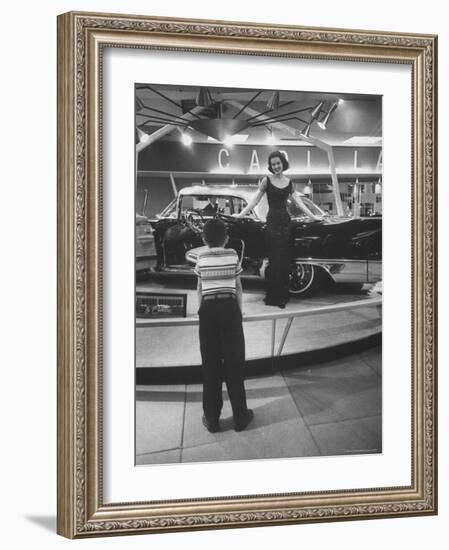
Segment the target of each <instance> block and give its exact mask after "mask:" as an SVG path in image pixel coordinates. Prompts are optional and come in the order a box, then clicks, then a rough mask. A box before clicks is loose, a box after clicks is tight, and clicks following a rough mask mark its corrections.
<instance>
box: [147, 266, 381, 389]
mask: <svg viewBox="0 0 449 550" xmlns="http://www.w3.org/2000/svg"><path fill="white" fill-rule="evenodd" d="M195 285H196V281H195V279H194V278H193V277H166V276H164V275H152V276H151V277H150V278H149V279H148V280H142V279H140V280H138V281H137V286H136V290H137V292H138V293H144V292H156V293H157V292H160V293H161V294H163V293H167V294H170V295H173V294H176V293H179V294H182V295H185V296H186V298H187V301H186V316H185V317H179V318H173V317H170V318H165V319H161V318H155V319H148V318H147V319H137V320H136V377H137V382H138V383H158V382H164V383H166V382H167V381H168V380H169V381H171V382H185V383H187V382H189V381H192V380H196V379H198V378H199V377H200V370H199V369H200V364H201V357H200V351H199V341H198V316H197V310H198V298H197V292H196V286H195ZM243 286H244V292H243V321H244V332H245V345H246V361H247V372H248V374H258V373H264V372H267V371H271V372H272V371H273V370H278V369H281V368H288V366H289V365H292V366H295V367H297V366H298V364H301V362H302V361H304V362H307V363H311V362H315V361H322V360H327V359H329V358H335V357H337V356H344V355H345V354H348V353H353V352H357V351H360V350H362V349H366V348H368V347H370V346H373V345H378V344H379V343H380V342H381V333H382V316H381V297H380V296H379V295H376V294H375V295H372V294H371V293H370V289H371V285H365V287H363V288H362V290H357V291H354V290H353V289H351V287H342V286H335V287H332V288H331V289H328V290H326V291H321V292H320V293H317V294H315V295H312V296H310V297H304V298H292V299H291V300H290V302H289V303H288V304H287V307H286V308H285V309H284V310H281V309H279V308H277V307H270V306H266V305H265V304H264V302H263V296H264V285H263V282H262V281H260V280H257V281H244V282H243Z"/></svg>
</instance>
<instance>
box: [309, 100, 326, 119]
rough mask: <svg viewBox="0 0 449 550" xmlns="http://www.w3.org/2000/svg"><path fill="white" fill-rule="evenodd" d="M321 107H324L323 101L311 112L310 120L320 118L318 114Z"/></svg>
mask: <svg viewBox="0 0 449 550" xmlns="http://www.w3.org/2000/svg"><path fill="white" fill-rule="evenodd" d="M323 105H324V101H320V102H319V103H318V105H316V106H315V107H314V108H313V111H312V118H318V117H319V116H320V113H321V109H322V108H323Z"/></svg>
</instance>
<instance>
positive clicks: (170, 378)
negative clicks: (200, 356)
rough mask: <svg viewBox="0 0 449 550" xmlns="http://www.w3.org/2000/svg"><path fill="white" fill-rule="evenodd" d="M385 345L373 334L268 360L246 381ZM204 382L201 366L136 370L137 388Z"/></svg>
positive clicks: (249, 370) (251, 369)
mask: <svg viewBox="0 0 449 550" xmlns="http://www.w3.org/2000/svg"><path fill="white" fill-rule="evenodd" d="M381 344H382V332H378V333H376V334H372V335H370V336H367V337H365V338H361V339H360V340H353V341H352V342H345V343H343V344H337V345H334V346H329V347H326V348H320V349H314V350H309V351H303V352H301V353H294V354H291V355H281V356H278V357H274V358H273V357H266V358H263V359H253V360H249V361H246V363H245V366H246V373H245V375H246V378H249V377H252V376H263V375H267V374H273V373H275V372H279V371H283V370H288V369H292V368H299V367H305V366H310V365H313V364H317V363H321V362H323V361H329V359H339V358H342V357H346V356H348V355H353V354H355V353H359V352H362V351H365V350H367V349H369V348H372V347H374V346H379V345H381ZM200 382H201V365H189V366H176V367H163V368H161V367H138V368H136V385H137V386H145V385H158V384H197V383H200Z"/></svg>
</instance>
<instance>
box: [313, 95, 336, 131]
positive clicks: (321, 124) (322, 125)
mask: <svg viewBox="0 0 449 550" xmlns="http://www.w3.org/2000/svg"><path fill="white" fill-rule="evenodd" d="M338 104H339V101H335V102H334V103H332V105H331V106H330V107H329V110H328V111H327V113H326V115H325V116H324V118H323V119H322V120H320V121H319V122H317V124H318V126H319V127H320V128H321V129H322V130H326V129H327V123H328V122H329V118H330V116H331V114H332V113H333V112H334V111H335V109H336V108H337V107H338Z"/></svg>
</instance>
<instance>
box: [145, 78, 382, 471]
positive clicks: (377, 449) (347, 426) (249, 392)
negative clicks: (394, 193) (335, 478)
mask: <svg viewBox="0 0 449 550" xmlns="http://www.w3.org/2000/svg"><path fill="white" fill-rule="evenodd" d="M135 148H136V157H135V158H136V173H135V216H136V233H135V267H136V273H135V292H136V329H135V342H136V345H135V350H136V352H135V381H136V387H135V390H136V391H135V463H136V465H138V466H144V465H152V464H171V463H192V462H211V461H231V460H254V459H258V460H260V459H278V458H284V459H285V458H293V457H294V458H301V457H320V456H326V457H332V456H342V455H362V454H363V455H365V454H379V453H382V201H383V193H382V189H383V184H384V182H383V177H382V174H383V172H382V160H383V159H382V151H383V149H382V96H380V95H367V94H349V93H338V92H331V91H328V90H324V91H313V92H312V91H301V90H298V91H291V90H279V89H247V88H225V87H223V88H217V87H204V86H200V87H195V86H185V85H182V84H180V85H179V86H178V85H161V84H152V83H146V82H142V83H137V84H136V85H135ZM388 184H391V182H387V185H388Z"/></svg>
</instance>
